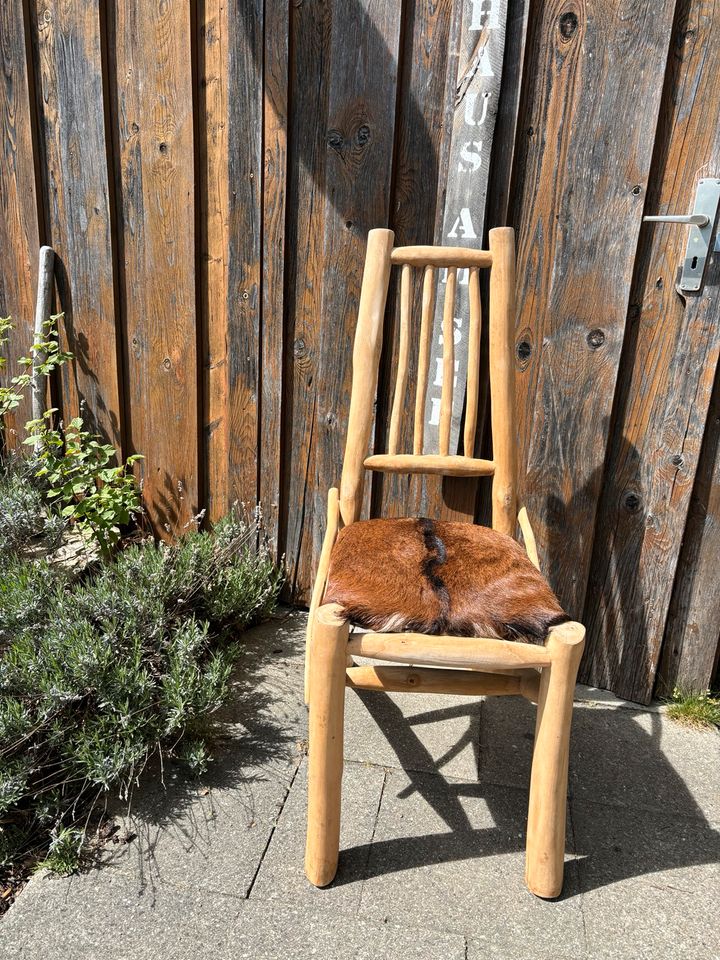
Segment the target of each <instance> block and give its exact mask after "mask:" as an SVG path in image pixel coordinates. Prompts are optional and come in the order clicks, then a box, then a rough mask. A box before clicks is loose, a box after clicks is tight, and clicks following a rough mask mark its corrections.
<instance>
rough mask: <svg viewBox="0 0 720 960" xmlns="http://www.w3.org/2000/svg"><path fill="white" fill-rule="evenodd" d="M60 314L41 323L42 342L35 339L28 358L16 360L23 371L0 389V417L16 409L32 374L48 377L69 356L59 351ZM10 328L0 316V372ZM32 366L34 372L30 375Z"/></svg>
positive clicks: (4, 363) (69, 358)
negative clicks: (24, 370) (42, 326)
mask: <svg viewBox="0 0 720 960" xmlns="http://www.w3.org/2000/svg"><path fill="white" fill-rule="evenodd" d="M63 317H64V314H62V313H57V314H54V315H53V316H51V317H50V319H49V320H47V321H46V322H45V324H44V339H36V340H35V341H34V342H33V345H32V347H31V353H32V356H29V357H20V359H19V360H18V363H19V364H20V366H22V367H25V368H26V372H25V373H20V374H18V375H17V376H15V377H13V378H12V379H11V380H10V383H9V385H7V386H0V417H2V416H3V415H4V414H6V413H8V412H9V411H10V410H14V409H15V408H16V407H17V406H19V404H20V402H21V401H22V399H23V391H25V390H26V389H27V388H28V387H29V386H30V385H31V383H32V381H33V377H34V376H35V374H38V375H40V376H43V377H49V376H50V374H51V373H52V372H53V370H55V369H56V368H57V367H61V366H62V365H63V364H64V363H67V361H68V360H72V358H73V355H72V354H71V353H68V352H67V351H64V350H61V349H60V343H59V340H58V321H60V320H61V319H62V318H63ZM12 329H13V323H12V320H11V319H10V317H0V370H2V369H3V368H4V367H6V366H7V357H6V356H5V354H4V351H5V346H6V344H7V343H8V340H9V336H8V335H9V333H10V331H11V330H12ZM33 364H35V371H34V372H33Z"/></svg>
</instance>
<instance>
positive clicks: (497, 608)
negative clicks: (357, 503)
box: [324, 518, 569, 643]
mask: <svg viewBox="0 0 720 960" xmlns="http://www.w3.org/2000/svg"><path fill="white" fill-rule="evenodd" d="M324 603H339V604H340V605H341V606H342V607H343V608H344V610H345V613H346V615H347V617H348V619H349V620H350V621H351V622H352V623H354V624H357V625H358V626H361V627H367V628H368V629H371V630H375V631H378V632H383V631H386V632H389V631H395V632H397V631H410V632H418V633H429V634H449V635H455V636H466V637H472V636H477V637H498V638H499V639H501V640H525V641H528V642H531V643H540V642H542V641H543V640H544V638H545V636H546V635H547V632H548V630H549V629H550V627H552V626H554V625H555V624H558V623H562V622H564V621H565V620H568V619H569V617H567V616H566V615H565V613H564V611H563V610H562V608H561V607H560V604H559V603H558V601H557V598H556V597H555V594H554V593H553V592H552V590H551V589H550V587H549V586H548V585H547V583H546V582H545V580H544V578H543V577H542V575H541V574H540V573H539V572H538V571H537V570H536V569H535V567H534V566H533V565H532V563H531V562H530V560H528V558H527V556H526V554H525V551H524V550H523V548H522V547H521V546H520V545H519V544H518V543H516V542H515V541H514V540H513V539H511V538H510V537H506V536H505V535H504V534H502V533H497V532H495V531H494V530H489V529H488V528H487V527H480V526H474V525H473V524H469V523H451V522H443V521H433V520H426V519H423V518H421V519H403V520H364V521H360V522H358V523H352V524H350V525H349V526H347V527H344V528H343V529H342V530H341V531H340V533H339V535H338V538H337V541H336V543H335V547H334V548H333V552H332V556H331V560H330V570H329V573H328V581H327V588H326V590H325V597H324Z"/></svg>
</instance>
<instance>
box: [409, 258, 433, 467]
mask: <svg viewBox="0 0 720 960" xmlns="http://www.w3.org/2000/svg"><path fill="white" fill-rule="evenodd" d="M434 315H435V268H434V267H433V266H431V265H430V264H428V265H427V266H426V267H425V273H424V275H423V294H422V313H421V318H420V347H419V350H418V377H417V389H416V391H415V430H414V434H413V453H414V454H415V456H422V452H423V445H424V443H425V394H426V393H427V381H428V371H429V370H430V348H431V346H432V334H433V317H434Z"/></svg>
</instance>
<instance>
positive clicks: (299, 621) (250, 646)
mask: <svg viewBox="0 0 720 960" xmlns="http://www.w3.org/2000/svg"><path fill="white" fill-rule="evenodd" d="M306 625H307V613H306V612H305V611H304V610H293V609H292V607H280V608H279V609H278V611H277V613H276V614H275V616H274V617H273V618H272V619H270V620H268V621H266V622H265V623H261V624H260V625H259V626H257V627H253V628H252V629H251V630H247V631H246V632H245V633H243V635H242V637H241V658H243V657H244V655H245V652H246V651H247V652H248V653H249V654H250V656H251V657H252V658H253V659H254V660H255V661H258V660H260V661H262V662H265V663H271V664H273V665H278V664H284V663H292V664H293V665H294V666H302V665H303V664H304V662H305V628H306ZM241 662H242V659H241Z"/></svg>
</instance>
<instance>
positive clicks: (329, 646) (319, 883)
mask: <svg viewBox="0 0 720 960" xmlns="http://www.w3.org/2000/svg"><path fill="white" fill-rule="evenodd" d="M348 632H349V630H348V624H347V623H346V622H344V621H343V620H342V619H341V617H340V616H339V608H337V607H336V606H335V605H334V604H330V605H328V606H325V607H320V608H319V609H318V611H317V613H316V616H315V623H314V627H313V632H312V645H311V649H310V670H311V673H312V696H311V697H310V734H309V757H308V762H309V770H308V821H307V842H306V846H305V874H306V876H307V878H308V880H309V881H310V882H311V883H314V884H315V886H316V887H325V886H327V884H329V883H331V882H332V880H333V878H334V876H335V873H336V871H337V864H338V853H339V849H340V794H341V784H342V771H343V724H344V719H345V663H346V658H347V641H348Z"/></svg>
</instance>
